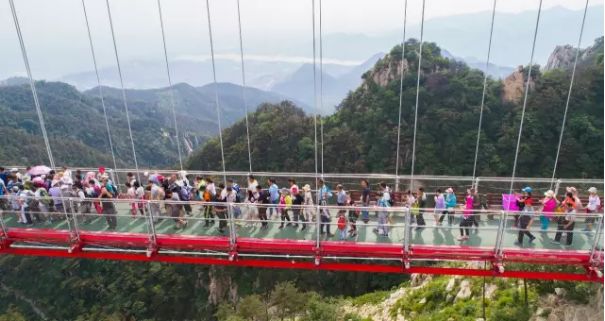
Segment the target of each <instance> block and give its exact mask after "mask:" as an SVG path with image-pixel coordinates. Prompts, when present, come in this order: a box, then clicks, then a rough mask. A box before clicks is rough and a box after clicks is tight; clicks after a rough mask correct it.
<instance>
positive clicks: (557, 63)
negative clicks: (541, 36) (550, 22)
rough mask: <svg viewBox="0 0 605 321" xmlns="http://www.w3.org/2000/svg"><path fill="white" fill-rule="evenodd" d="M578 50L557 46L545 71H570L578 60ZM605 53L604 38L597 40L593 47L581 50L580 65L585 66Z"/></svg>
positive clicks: (571, 47) (549, 58) (568, 46)
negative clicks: (576, 59)
mask: <svg viewBox="0 0 605 321" xmlns="http://www.w3.org/2000/svg"><path fill="white" fill-rule="evenodd" d="M576 52H577V48H575V47H573V46H571V45H564V46H557V47H556V48H555V50H554V51H553V52H552V53H551V54H550V56H549V57H548V62H547V63H546V66H545V67H544V71H547V70H553V69H568V68H572V66H573V63H574V60H575V58H576ZM602 52H603V37H601V38H598V39H596V40H595V42H594V44H593V45H592V46H588V47H586V48H584V49H580V53H579V56H578V63H579V64H583V63H585V62H589V61H591V60H592V58H594V57H595V56H597V55H599V54H602Z"/></svg>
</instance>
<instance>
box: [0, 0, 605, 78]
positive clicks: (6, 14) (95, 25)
mask: <svg viewBox="0 0 605 321" xmlns="http://www.w3.org/2000/svg"><path fill="white" fill-rule="evenodd" d="M318 1H319V0H316V3H318ZM15 3H16V6H17V13H18V16H19V19H20V22H21V26H22V29H23V34H24V37H25V41H26V45H27V48H28V50H29V51H30V56H31V58H32V62H31V63H32V68H34V69H35V70H44V71H43V72H42V73H43V74H44V76H46V75H48V74H61V73H63V74H64V73H67V72H74V71H78V70H82V69H85V68H84V67H83V66H84V65H85V64H87V66H88V67H86V68H89V66H90V62H89V61H88V60H85V59H84V58H82V57H89V55H90V51H89V47H88V38H87V35H86V29H85V26H84V19H83V15H82V4H81V0H52V1H48V0H15ZM421 3H422V1H420V0H409V1H408V23H409V24H415V23H419V21H420V12H421ZM538 3H539V0H500V1H498V6H497V10H498V12H499V13H500V12H502V13H504V12H508V13H516V12H521V11H528V10H537V7H538ZM602 3H603V0H591V1H590V5H591V6H592V5H598V4H602ZM205 4H206V2H205V1H203V0H164V1H162V6H163V13H164V20H165V26H166V34H167V38H168V39H167V41H168V50H169V54H170V55H172V58H175V57H177V56H178V57H192V56H203V55H207V54H208V29H207V21H206V19H207V15H206V7H205ZM584 4H585V1H584V0H544V4H543V8H544V9H547V8H551V7H554V6H562V7H566V8H570V9H575V10H577V9H581V8H583V6H584ZM86 5H87V8H88V14H89V18H90V20H91V27H92V29H93V30H92V32H93V39H94V41H95V46H96V48H97V50H98V56H99V62H100V64H101V65H110V64H112V63H113V61H112V59H113V58H112V53H113V52H112V50H113V48H112V45H111V38H110V33H109V26H108V22H107V10H106V8H105V1H104V0H86ZM110 6H111V9H112V14H113V18H114V22H115V28H116V32H117V38H118V46H119V49H120V54H122V55H123V57H124V59H137V58H144V57H149V56H153V57H157V58H160V57H162V55H163V51H162V49H161V48H162V45H161V33H160V25H159V19H158V7H157V2H156V1H155V0H110ZM491 6H492V0H427V1H426V10H425V12H426V16H425V17H426V19H427V20H430V19H432V18H436V17H442V16H448V15H459V14H465V13H472V12H480V11H488V10H491ZM322 8H323V34H330V33H352V34H355V33H363V34H367V35H380V34H381V33H384V32H388V31H393V30H398V29H401V27H402V23H403V0H371V1H370V0H364V1H352V0H323V5H322ZM210 9H211V18H212V24H213V25H212V27H213V31H214V35H215V41H216V50H217V52H220V53H222V54H224V55H233V54H238V52H237V51H235V49H237V48H239V47H238V46H239V42H238V41H239V39H238V36H237V30H238V29H237V15H236V0H210ZM241 13H242V23H243V34H244V44H245V45H246V44H248V48H247V49H248V50H250V51H259V52H260V51H262V50H260V49H263V48H262V46H260V45H258V44H262V43H263V41H266V42H271V43H272V44H273V45H274V46H276V45H279V43H280V39H284V38H295V39H296V41H299V40H300V42H301V43H308V42H309V41H310V37H311V18H312V16H311V0H241ZM410 36H415V35H410ZM0 41H1V42H2V50H1V51H0V55H1V56H0V58H1V61H2V63H0V69H5V70H0V75H5V74H6V73H7V70H8V69H11V67H10V66H13V67H14V68H17V67H15V66H18V69H19V68H22V61H20V59H21V57H20V51H19V46H18V42H17V38H16V35H15V29H14V25H13V21H12V18H11V16H10V11H9V6H8V1H0ZM589 41H592V39H589ZM250 44H255V46H257V47H258V48H250V46H251V45H250ZM385 50H388V48H385ZM267 51H270V50H267ZM265 54H268V53H265ZM137 55H142V56H137ZM290 56H291V57H290V58H287V57H284V59H294V58H296V59H298V58H301V59H302V58H305V57H307V58H308V57H309V56H310V51H306V52H300V53H293V54H291V55H290ZM57 57H67V59H57ZM250 58H253V57H250ZM328 58H330V57H328ZM86 59H90V58H86ZM49 60H52V62H53V64H54V65H53V66H52V68H54V70H49V68H50V67H49V66H48V65H49ZM343 62H345V63H346V61H343ZM11 72H12V70H8V73H9V74H10V73H11Z"/></svg>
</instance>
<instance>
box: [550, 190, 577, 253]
mask: <svg viewBox="0 0 605 321" xmlns="http://www.w3.org/2000/svg"><path fill="white" fill-rule="evenodd" d="M561 205H562V206H563V208H564V209H565V216H564V217H560V218H559V221H558V222H557V223H558V224H557V233H556V234H555V239H554V241H553V243H554V244H560V242H561V237H562V236H563V232H566V234H567V235H566V237H565V238H566V240H565V241H566V244H567V245H568V246H569V245H571V244H572V242H573V229H574V227H575V225H576V213H577V210H576V208H577V206H578V204H577V203H576V202H575V200H574V195H573V192H568V193H567V196H566V197H565V200H564V201H563V203H562V204H561Z"/></svg>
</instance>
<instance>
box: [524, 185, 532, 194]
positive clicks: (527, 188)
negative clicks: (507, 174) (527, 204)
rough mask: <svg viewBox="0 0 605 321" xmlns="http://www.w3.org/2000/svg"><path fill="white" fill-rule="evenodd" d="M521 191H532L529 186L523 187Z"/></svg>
mask: <svg viewBox="0 0 605 321" xmlns="http://www.w3.org/2000/svg"><path fill="white" fill-rule="evenodd" d="M521 191H522V192H525V193H531V192H532V191H533V189H532V188H531V187H529V186H525V187H523V189H522V190H521Z"/></svg>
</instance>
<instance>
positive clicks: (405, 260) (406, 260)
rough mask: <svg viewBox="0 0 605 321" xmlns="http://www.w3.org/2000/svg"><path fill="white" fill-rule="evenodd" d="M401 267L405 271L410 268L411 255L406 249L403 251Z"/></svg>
mask: <svg viewBox="0 0 605 321" xmlns="http://www.w3.org/2000/svg"><path fill="white" fill-rule="evenodd" d="M401 252H402V253H401V268H402V270H403V271H406V270H409V269H410V257H409V256H408V254H407V253H405V251H401Z"/></svg>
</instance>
